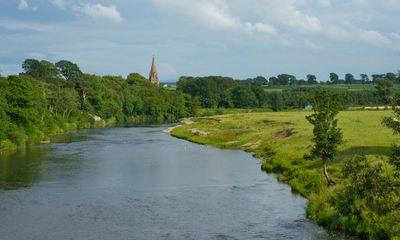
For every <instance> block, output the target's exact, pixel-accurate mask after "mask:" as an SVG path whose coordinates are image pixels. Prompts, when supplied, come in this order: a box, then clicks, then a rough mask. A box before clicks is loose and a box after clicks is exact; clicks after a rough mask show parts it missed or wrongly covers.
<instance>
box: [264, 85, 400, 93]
mask: <svg viewBox="0 0 400 240" xmlns="http://www.w3.org/2000/svg"><path fill="white" fill-rule="evenodd" d="M297 87H306V88H311V87H322V88H330V89H339V90H348V91H363V90H375V84H335V85H319V84H316V85H297V86H277V87H266V88H265V91H267V92H276V91H282V90H284V89H293V88H297ZM394 88H395V89H397V90H400V84H395V85H394Z"/></svg>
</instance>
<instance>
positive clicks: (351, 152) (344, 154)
mask: <svg viewBox="0 0 400 240" xmlns="http://www.w3.org/2000/svg"><path fill="white" fill-rule="evenodd" d="M390 152H391V147H390V146H386V147H384V146H369V147H352V148H349V149H346V150H344V151H340V152H339V153H338V156H337V157H336V159H335V161H334V162H340V161H343V160H345V159H349V158H352V157H354V156H356V155H382V156H387V155H389V154H390Z"/></svg>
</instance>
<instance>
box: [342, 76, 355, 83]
mask: <svg viewBox="0 0 400 240" xmlns="http://www.w3.org/2000/svg"><path fill="white" fill-rule="evenodd" d="M344 81H345V82H346V84H352V83H354V81H355V78H354V76H353V74H351V73H347V74H346V75H345V76H344Z"/></svg>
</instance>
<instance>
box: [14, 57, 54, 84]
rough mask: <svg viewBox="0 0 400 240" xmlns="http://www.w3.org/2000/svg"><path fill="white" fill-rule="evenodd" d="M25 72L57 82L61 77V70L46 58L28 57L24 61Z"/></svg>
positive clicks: (39, 78) (41, 78)
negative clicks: (39, 59)
mask: <svg viewBox="0 0 400 240" xmlns="http://www.w3.org/2000/svg"><path fill="white" fill-rule="evenodd" d="M22 69H23V70H24V73H23V74H22V75H29V76H31V77H33V78H36V79H38V80H42V81H47V82H52V83H55V82H57V80H59V79H60V72H59V71H58V69H57V67H56V66H55V65H54V64H53V63H51V62H49V61H46V60H42V61H38V60H36V59H26V60H25V61H24V62H23V63H22Z"/></svg>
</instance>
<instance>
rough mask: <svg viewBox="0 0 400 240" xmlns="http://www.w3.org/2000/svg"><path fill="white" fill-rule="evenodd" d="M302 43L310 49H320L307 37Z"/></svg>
mask: <svg viewBox="0 0 400 240" xmlns="http://www.w3.org/2000/svg"><path fill="white" fill-rule="evenodd" d="M304 45H305V46H306V47H307V48H309V49H312V50H320V49H321V47H320V46H319V45H317V44H315V43H314V42H312V41H310V40H308V39H307V40H304Z"/></svg>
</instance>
